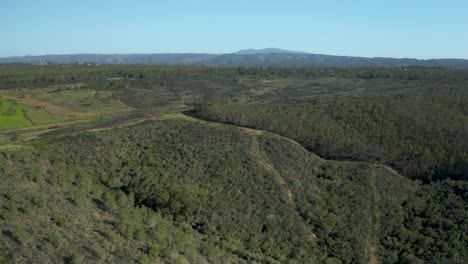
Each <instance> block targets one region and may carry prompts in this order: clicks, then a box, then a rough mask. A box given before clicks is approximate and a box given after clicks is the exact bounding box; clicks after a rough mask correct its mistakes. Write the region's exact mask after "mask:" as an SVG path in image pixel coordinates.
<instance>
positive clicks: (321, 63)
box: [0, 48, 468, 69]
mask: <svg viewBox="0 0 468 264" xmlns="http://www.w3.org/2000/svg"><path fill="white" fill-rule="evenodd" d="M0 63H30V64H43V63H49V64H68V63H97V64H159V65H205V66H223V67H263V66H267V67H408V66H419V67H442V68H452V69H468V60H464V59H430V60H418V59H407V58H405V59H395V58H366V57H350V56H334V55H323V54H310V53H304V52H297V51H288V50H282V49H275V48H268V49H260V50H255V49H247V50H240V51H238V52H235V53H230V54H200V53H161V54H69V55H42V56H24V57H7V58H0Z"/></svg>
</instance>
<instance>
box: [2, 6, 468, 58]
mask: <svg viewBox="0 0 468 264" xmlns="http://www.w3.org/2000/svg"><path fill="white" fill-rule="evenodd" d="M174 2H175V1H174ZM174 2H170V3H169V2H163V1H149V0H144V1H139V2H138V3H132V2H129V1H120V0H119V1H91V0H82V1H79V2H78V1H58V0H45V1H40V2H39V1H31V0H29V1H28V0H17V1H2V2H0V10H2V11H3V12H2V15H1V16H0V23H1V24H2V25H3V30H2V34H0V42H1V43H2V45H1V46H0V57H8V56H24V55H44V54H77V53H106V54H109V53H188V52H193V53H232V52H235V51H238V50H241V49H248V48H267V47H276V48H281V49H288V50H295V51H303V52H308V53H320V54H330V55H347V56H362V57H394V58H405V57H406V58H418V59H429V58H463V59H468V49H466V47H467V46H468V28H467V27H466V25H468V16H466V12H467V11H468V3H466V2H463V1H455V0H447V1H436V0H429V1H421V0H415V1H411V2H408V1H403V0H396V1H371V0H357V1H346V0H343V1H336V0H334V1H327V2H326V3H323V2H322V1H304V0H300V1H297V0H296V1H295V0H293V1H288V2H282V1H281V2H280V1H275V2H273V1H255V2H254V1H245V0H240V1H235V2H233V1H211V0H183V1H177V3H174Z"/></svg>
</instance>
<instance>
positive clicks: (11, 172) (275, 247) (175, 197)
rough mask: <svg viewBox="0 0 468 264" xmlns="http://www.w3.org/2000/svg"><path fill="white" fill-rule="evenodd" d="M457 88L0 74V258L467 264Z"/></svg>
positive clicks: (388, 75) (387, 79)
mask: <svg viewBox="0 0 468 264" xmlns="http://www.w3.org/2000/svg"><path fill="white" fill-rule="evenodd" d="M467 76H468V72H466V71H456V70H446V69H439V68H437V69H436V68H408V69H404V68H403V69H399V68H351V69H350V68H339V69H338V68H294V69H293V68H288V69H280V68H213V67H166V66H142V65H138V66H135V65H133V66H122V65H112V66H111V65H89V66H84V65H83V66H79V65H64V66H59V65H56V66H31V65H0V88H1V89H2V90H1V92H2V95H4V97H2V99H1V100H2V104H1V105H0V109H1V111H0V125H5V127H4V129H3V130H2V131H0V181H1V184H0V262H1V263H15V262H39V263H88V262H125V263H127V262H128V263H376V262H377V263H380V262H381V263H466V262H467V260H468V256H467V254H466V250H465V248H466V247H467V245H468V237H467V235H466V234H467V233H468V232H467V223H466V219H467V217H468V215H467V208H466V206H467V197H466V193H467V187H468V186H467V184H466V183H467V181H466V180H467V179H466V176H467V175H468V173H467V167H466V166H467V164H468V162H467V152H466V149H468V148H467V147H468V146H467V145H468V143H467V140H466V139H467V138H468V136H467V134H466V126H467V121H468V119H467V113H468V109H467V104H466V102H467V101H468V98H467V93H466V87H468V86H467V85H466V84H467V81H468V77H467ZM17 109H20V111H19V114H18V116H16V114H17ZM184 111H185V113H186V114H187V113H190V116H189V115H186V114H183V113H182V112H184ZM187 111H190V112H187ZM12 116H15V118H24V120H26V121H27V122H28V123H25V125H24V126H23V127H21V126H10V125H11V123H8V122H2V121H4V120H11V119H12ZM9 118H10V119H9ZM7 124H9V126H8V127H7ZM10 128H11V129H10ZM267 131H268V132H267ZM293 140H294V141H293ZM315 153H317V154H318V155H320V156H318V155H316V154H315ZM324 158H326V159H324ZM397 171H398V172H397ZM31 219H34V221H32V220H31Z"/></svg>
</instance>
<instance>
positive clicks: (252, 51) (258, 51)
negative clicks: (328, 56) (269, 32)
mask: <svg viewBox="0 0 468 264" xmlns="http://www.w3.org/2000/svg"><path fill="white" fill-rule="evenodd" d="M277 53H280V54H307V53H305V52H301V51H292V50H284V49H276V48H267V49H244V50H239V51H237V52H234V53H233V54H237V55H250V54H277Z"/></svg>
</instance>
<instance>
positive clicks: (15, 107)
mask: <svg viewBox="0 0 468 264" xmlns="http://www.w3.org/2000/svg"><path fill="white" fill-rule="evenodd" d="M29 125H31V122H29V120H28V119H27V118H26V117H25V115H24V108H23V106H22V105H20V104H16V103H13V102H10V101H8V100H5V99H3V98H1V97H0V130H1V129H9V128H21V127H27V126H29Z"/></svg>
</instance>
